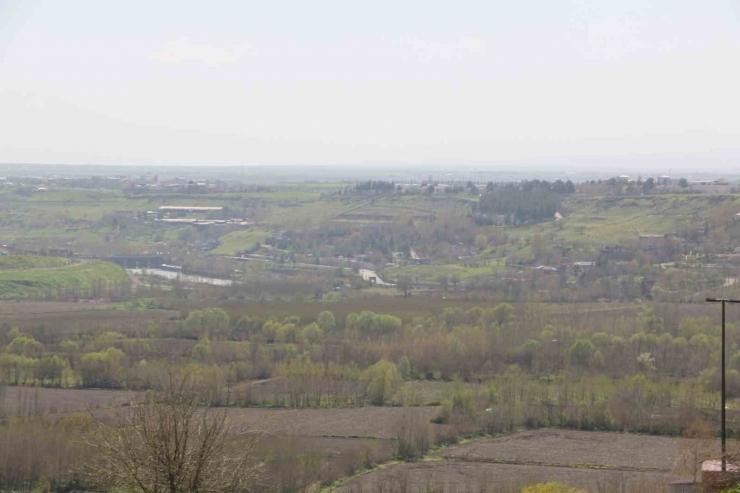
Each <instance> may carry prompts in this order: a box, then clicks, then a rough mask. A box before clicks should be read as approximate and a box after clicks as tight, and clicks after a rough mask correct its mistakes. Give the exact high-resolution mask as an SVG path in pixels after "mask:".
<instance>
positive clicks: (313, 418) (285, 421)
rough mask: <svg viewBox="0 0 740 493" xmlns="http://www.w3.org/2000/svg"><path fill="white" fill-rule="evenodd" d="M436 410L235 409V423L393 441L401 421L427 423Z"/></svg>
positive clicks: (283, 431)
mask: <svg viewBox="0 0 740 493" xmlns="http://www.w3.org/2000/svg"><path fill="white" fill-rule="evenodd" d="M436 412H437V408H436V407H431V406H429V407H356V408H330V409H264V408H241V409H239V408H237V409H231V410H230V411H229V419H230V420H232V421H233V422H234V423H235V424H254V426H255V427H256V428H257V429H259V430H261V431H264V432H266V433H269V434H275V435H294V436H297V435H299V436H323V437H373V438H383V439H391V438H396V437H397V435H398V432H399V429H400V426H402V425H403V424H404V422H405V420H416V421H418V422H428V421H429V420H430V419H431V418H432V417H433V416H434V415H435V414H436Z"/></svg>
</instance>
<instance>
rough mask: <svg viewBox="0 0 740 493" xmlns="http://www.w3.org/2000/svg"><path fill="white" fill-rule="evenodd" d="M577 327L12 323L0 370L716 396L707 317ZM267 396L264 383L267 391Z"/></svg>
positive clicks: (42, 375) (731, 376) (510, 318)
mask: <svg viewBox="0 0 740 493" xmlns="http://www.w3.org/2000/svg"><path fill="white" fill-rule="evenodd" d="M588 317H589V318H588V320H589V324H588V325H583V322H582V321H579V319H578V318H574V319H573V320H572V321H571V322H569V323H567V324H563V323H562V322H557V320H558V318H557V316H556V315H555V314H551V315H548V314H546V313H545V314H542V313H539V314H538V313H537V312H533V311H531V310H530V309H528V308H526V307H523V308H520V309H519V310H517V309H515V308H514V307H513V306H511V305H509V304H507V303H501V304H499V305H497V306H494V307H489V308H480V307H476V308H472V309H470V310H467V311H463V310H462V309H460V308H448V309H445V310H444V311H443V312H442V313H441V314H440V315H438V316H432V317H427V318H424V317H418V316H417V317H414V318H411V319H407V320H405V321H404V320H403V319H401V318H399V317H396V316H394V315H389V314H381V313H375V312H371V311H362V312H357V313H349V314H348V315H346V316H345V317H343V318H337V317H336V316H335V315H334V314H333V313H332V312H330V311H323V312H321V313H320V314H319V315H318V316H317V317H316V318H315V319H307V320H306V319H301V318H299V317H297V316H289V317H286V318H284V319H282V320H280V319H278V318H276V317H268V318H267V319H261V318H257V317H251V316H242V317H239V318H236V317H230V316H229V314H228V313H227V312H226V311H225V310H223V309H221V308H206V309H202V310H194V311H192V312H190V313H189V314H188V315H187V316H186V317H184V318H183V319H182V320H180V321H179V322H177V323H176V324H174V326H173V327H171V328H167V329H165V328H154V329H153V330H151V331H149V337H148V338H147V337H145V338H142V337H141V336H139V337H130V336H129V337H127V336H125V335H124V334H122V333H118V332H114V331H99V332H92V333H87V334H77V335H75V336H73V337H71V338H68V339H66V340H62V341H59V340H55V339H50V340H48V341H47V342H45V344H42V343H41V342H39V341H38V340H36V339H35V338H33V337H32V336H30V335H28V334H24V333H22V332H21V331H19V330H17V329H13V330H11V331H8V332H7V333H6V334H5V336H4V342H5V344H4V345H0V379H2V381H4V382H6V383H8V384H11V385H36V384H38V385H45V386H80V387H104V388H118V387H127V388H149V387H151V385H153V383H152V382H154V379H155V376H154V374H155V372H154V370H153V368H152V362H156V361H158V360H162V359H172V358H175V359H179V360H181V361H184V362H186V363H188V364H191V363H192V364H197V365H199V366H200V367H201V368H202V369H203V370H204V371H203V372H202V375H204V377H203V378H207V379H209V381H211V382H213V385H212V387H213V388H214V389H220V388H221V389H222V388H227V387H229V386H230V385H232V384H235V383H236V382H240V381H246V380H250V379H255V378H268V377H276V376H279V377H283V378H282V379H281V380H280V382H281V383H280V384H279V385H277V386H275V387H274V388H273V387H266V391H263V390H255V389H250V390H249V391H248V392H247V394H248V395H247V394H245V395H243V396H241V397H240V400H242V401H243V402H244V403H245V404H259V405H289V406H313V405H321V406H326V405H332V406H334V405H345V404H347V403H349V402H353V403H356V404H368V403H375V404H378V403H381V402H382V403H386V402H403V401H405V400H406V397H407V396H404V395H403V394H402V393H398V391H399V390H400V389H401V386H399V385H398V383H399V382H403V381H404V380H409V379H413V380H437V381H453V380H458V379H459V380H462V381H467V382H481V381H490V380H491V379H495V378H497V376H499V375H501V374H502V373H503V372H506V371H507V368H509V367H510V366H511V365H516V366H517V367H518V368H519V369H520V370H521V372H523V373H524V374H527V375H532V376H537V375H560V374H563V373H564V372H568V373H572V374H574V375H603V376H604V377H605V378H607V379H612V380H618V379H622V378H627V377H632V376H634V375H644V376H645V377H646V378H648V379H649V380H650V381H657V380H661V379H667V380H666V381H671V380H674V381H677V380H683V381H691V382H693V384H695V385H697V386H698V387H699V388H701V389H703V391H706V392H715V391H717V389H718V385H719V376H718V373H717V370H716V368H717V365H716V362H717V361H718V351H719V348H720V340H719V335H720V334H719V330H718V327H717V325H716V323H715V322H714V321H713V320H712V319H710V318H706V317H683V318H681V319H680V320H679V321H676V320H673V319H671V320H670V321H665V320H663V319H662V318H661V317H659V316H658V315H656V313H655V312H653V311H652V310H649V309H648V310H645V311H643V312H641V313H637V314H634V315H631V316H626V315H619V314H618V313H614V314H612V313H611V312H608V311H605V312H604V313H603V314H601V315H599V316H598V317H597V318H596V319H595V320H594V318H593V317H594V316H593V315H588ZM728 342H729V345H730V353H729V354H730V355H731V358H730V368H729V371H728V391H729V393H730V395H731V396H734V395H740V350H739V349H740V330H738V329H737V328H736V327H734V326H730V328H729V329H728ZM265 392H267V393H265Z"/></svg>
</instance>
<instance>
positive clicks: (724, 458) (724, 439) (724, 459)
mask: <svg viewBox="0 0 740 493" xmlns="http://www.w3.org/2000/svg"><path fill="white" fill-rule="evenodd" d="M707 302H708V303H722V358H721V359H722V471H723V472H724V471H726V470H727V420H726V414H727V410H726V409H725V408H726V407H727V405H726V403H727V388H726V386H725V357H726V356H725V353H726V351H725V305H726V304H727V303H740V300H731V299H727V298H707Z"/></svg>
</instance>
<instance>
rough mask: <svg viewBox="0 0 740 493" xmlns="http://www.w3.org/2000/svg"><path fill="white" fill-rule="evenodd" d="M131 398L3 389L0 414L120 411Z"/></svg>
mask: <svg viewBox="0 0 740 493" xmlns="http://www.w3.org/2000/svg"><path fill="white" fill-rule="evenodd" d="M133 396H134V393H132V392H126V391H122V390H97V389H90V390H87V389H85V390H83V389H51V388H34V387H3V388H0V410H2V411H3V412H4V413H6V414H14V415H18V414H20V415H30V414H47V413H71V412H84V411H86V410H88V409H90V410H93V409H105V408H114V407H120V406H121V405H125V404H126V403H128V402H130V401H131V399H132V398H133Z"/></svg>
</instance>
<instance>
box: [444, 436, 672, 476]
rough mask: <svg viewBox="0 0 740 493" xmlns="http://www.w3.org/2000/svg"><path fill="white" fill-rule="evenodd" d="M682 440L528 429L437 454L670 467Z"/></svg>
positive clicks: (528, 461)
mask: <svg viewBox="0 0 740 493" xmlns="http://www.w3.org/2000/svg"><path fill="white" fill-rule="evenodd" d="M682 441H683V439H681V438H674V437H661V436H649V435H632V434H627V433H604V432H591V431H589V432H584V431H575V430H551V429H543V430H532V431H525V432H521V433H516V434H514V435H509V436H503V437H497V438H488V439H482V440H474V441H471V442H468V443H465V444H462V445H455V446H453V447H449V448H447V449H445V450H443V451H442V452H440V454H438V455H439V456H440V457H444V458H447V459H458V460H465V461H481V462H485V461H491V462H493V461H506V462H516V463H523V464H526V463H539V464H558V465H571V464H579V465H593V466H600V467H604V466H606V467H612V468H625V469H626V468H630V469H636V470H637V469H640V470H659V471H670V470H672V469H673V466H674V463H675V461H676V458H677V457H678V455H679V453H680V447H681V442H682Z"/></svg>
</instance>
